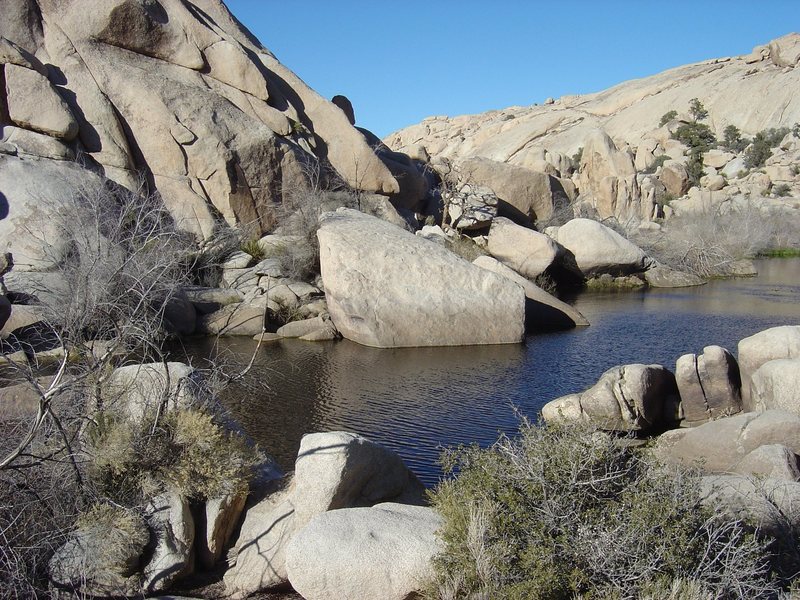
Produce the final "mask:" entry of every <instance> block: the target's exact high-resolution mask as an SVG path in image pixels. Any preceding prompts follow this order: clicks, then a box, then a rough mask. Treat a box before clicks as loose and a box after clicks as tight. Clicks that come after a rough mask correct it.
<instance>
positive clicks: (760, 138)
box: [744, 127, 789, 169]
mask: <svg viewBox="0 0 800 600" xmlns="http://www.w3.org/2000/svg"><path fill="white" fill-rule="evenodd" d="M787 133H789V128H788V127H780V128H778V129H775V128H774V127H773V128H770V129H762V130H761V131H759V132H758V133H757V134H756V136H755V137H754V138H753V142H752V144H751V145H750V148H748V150H747V152H746V153H745V155H744V164H745V166H746V167H747V168H748V169H757V168H758V167H763V166H764V164H765V163H766V162H767V159H768V158H769V157H770V156H772V148H775V147H776V146H778V144H780V143H781V140H783V138H784V137H786V134H787Z"/></svg>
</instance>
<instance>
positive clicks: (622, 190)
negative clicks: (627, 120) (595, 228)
mask: <svg viewBox="0 0 800 600" xmlns="http://www.w3.org/2000/svg"><path fill="white" fill-rule="evenodd" d="M580 189H581V195H585V196H586V198H587V199H589V200H590V202H591V203H592V206H593V207H594V208H595V209H596V210H597V212H598V214H599V215H600V217H601V218H603V219H605V218H608V217H617V218H621V219H629V218H649V214H642V213H643V211H642V209H641V204H640V200H641V190H640V189H639V183H638V180H637V179H636V168H635V167H634V164H633V158H632V157H631V155H630V154H629V153H628V152H625V151H621V150H618V149H617V146H616V145H615V144H614V141H613V140H612V139H611V137H610V136H609V135H608V134H607V133H606V132H605V131H604V130H602V129H592V130H591V131H589V132H587V134H586V138H585V139H584V146H583V152H582V154H581V163H580ZM646 212H648V213H649V210H648V211H646Z"/></svg>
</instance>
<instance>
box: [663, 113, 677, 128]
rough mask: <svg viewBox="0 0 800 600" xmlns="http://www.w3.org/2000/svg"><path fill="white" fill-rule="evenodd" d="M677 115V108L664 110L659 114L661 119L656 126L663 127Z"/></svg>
mask: <svg viewBox="0 0 800 600" xmlns="http://www.w3.org/2000/svg"><path fill="white" fill-rule="evenodd" d="M677 116H678V111H677V110H670V111H667V112H665V113H664V114H663V115H661V120H660V121H659V122H658V126H659V127H663V126H664V125H666V124H667V123H669V122H670V121H672V120H673V119H674V118H675V117H677Z"/></svg>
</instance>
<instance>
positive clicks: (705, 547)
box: [427, 424, 776, 600]
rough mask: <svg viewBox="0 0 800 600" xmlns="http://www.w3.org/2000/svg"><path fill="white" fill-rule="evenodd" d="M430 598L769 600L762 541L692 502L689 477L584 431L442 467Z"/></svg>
mask: <svg viewBox="0 0 800 600" xmlns="http://www.w3.org/2000/svg"><path fill="white" fill-rule="evenodd" d="M445 463H446V466H447V467H448V468H449V469H450V472H451V473H453V472H455V473H457V476H455V477H452V478H450V479H448V480H446V481H444V482H443V483H442V484H440V486H439V487H438V488H437V490H436V491H435V492H434V493H433V503H434V506H435V507H436V508H437V510H438V511H439V512H440V513H441V514H442V516H443V518H444V525H443V526H442V528H441V530H440V533H439V535H440V536H441V538H442V542H443V546H444V550H443V552H442V553H441V554H440V555H438V557H436V559H435V564H434V566H435V572H436V577H435V582H434V583H433V584H432V585H431V588H430V589H429V590H428V592H427V595H428V597H430V598H492V599H503V598H508V599H520V600H521V599H523V598H525V599H527V598H544V599H552V600H558V599H562V598H563V599H567V598H575V597H585V598H620V599H621V598H640V597H646V594H648V593H649V594H651V596H652V597H660V598H663V597H664V596H663V595H662V596H656V594H661V593H663V592H664V591H665V590H667V589H672V587H673V582H683V583H678V584H677V586H676V587H675V591H676V594H675V597H676V598H680V597H686V594H688V591H687V590H692V591H699V592H700V594H701V595H700V597H702V595H705V594H707V595H710V596H711V597H713V598H731V599H733V598H769V597H772V596H773V595H774V594H775V591H776V585H775V584H774V583H773V582H772V581H771V579H770V573H769V555H768V552H767V550H766V546H765V544H764V543H762V542H761V541H759V540H758V539H756V538H755V537H754V536H753V535H750V534H748V533H747V532H746V531H745V529H744V527H743V526H742V525H741V524H740V523H738V522H736V521H730V520H724V519H723V518H722V517H720V516H719V515H717V514H715V513H713V512H712V511H711V510H710V509H708V508H706V507H704V506H702V505H701V504H700V502H699V498H700V494H699V481H700V480H699V476H697V475H695V474H693V473H690V472H687V471H682V470H678V469H677V468H672V467H667V466H665V465H663V464H660V463H659V462H658V461H657V460H656V459H654V458H653V457H651V456H650V455H648V454H647V453H646V452H643V451H641V450H639V451H637V450H635V449H632V448H631V447H630V446H627V445H625V444H620V443H618V440H616V439H614V438H613V437H611V436H610V435H608V434H605V433H601V432H596V431H591V430H590V429H588V428H587V427H579V426H576V425H570V426H531V425H529V424H523V426H522V428H521V431H520V435H519V437H517V438H514V439H511V438H507V437H501V438H500V440H499V441H498V442H497V443H495V444H494V445H493V446H492V447H490V448H488V449H480V448H478V447H475V446H473V447H467V448H463V447H462V448H460V449H458V450H456V451H452V452H450V453H449V454H447V455H446V457H445Z"/></svg>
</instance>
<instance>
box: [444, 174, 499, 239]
mask: <svg viewBox="0 0 800 600" xmlns="http://www.w3.org/2000/svg"><path fill="white" fill-rule="evenodd" d="M442 202H443V203H444V205H445V210H446V215H447V217H449V221H450V223H451V224H452V226H453V227H454V228H456V229H458V230H461V231H470V230H478V229H483V228H485V227H488V226H489V225H491V224H492V223H493V222H494V221H493V219H494V218H495V217H496V216H497V210H498V209H497V206H498V203H499V200H498V198H497V196H496V195H495V194H494V192H493V191H492V190H490V189H489V188H487V187H483V186H478V185H472V184H468V183H467V184H464V185H462V186H461V188H460V189H458V190H456V191H453V192H450V191H447V190H445V191H444V192H443V193H442Z"/></svg>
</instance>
